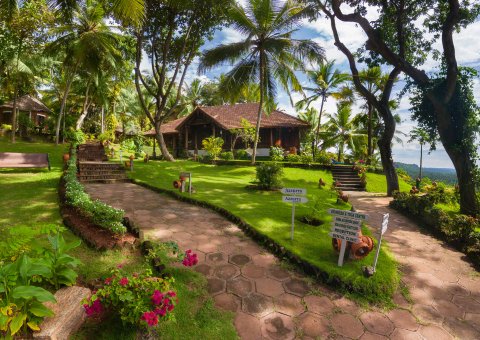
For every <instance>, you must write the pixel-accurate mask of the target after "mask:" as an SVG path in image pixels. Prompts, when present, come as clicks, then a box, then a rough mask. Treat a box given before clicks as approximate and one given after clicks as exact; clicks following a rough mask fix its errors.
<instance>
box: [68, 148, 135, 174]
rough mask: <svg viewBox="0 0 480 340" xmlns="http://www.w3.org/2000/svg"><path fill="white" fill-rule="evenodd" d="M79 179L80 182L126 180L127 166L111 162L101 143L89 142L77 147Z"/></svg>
mask: <svg viewBox="0 0 480 340" xmlns="http://www.w3.org/2000/svg"><path fill="white" fill-rule="evenodd" d="M77 158H78V180H79V181H80V182H89V183H92V182H101V183H112V182H126V181H128V180H129V179H128V177H127V174H126V173H125V168H124V167H123V165H121V164H117V163H109V162H108V157H107V155H106V154H105V149H104V147H103V145H102V144H101V143H87V144H82V145H79V146H78V148H77Z"/></svg>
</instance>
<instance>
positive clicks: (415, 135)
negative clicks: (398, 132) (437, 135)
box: [409, 127, 437, 181]
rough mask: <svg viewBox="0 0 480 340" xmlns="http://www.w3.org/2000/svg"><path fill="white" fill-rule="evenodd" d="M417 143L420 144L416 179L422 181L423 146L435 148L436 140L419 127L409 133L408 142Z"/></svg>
mask: <svg viewBox="0 0 480 340" xmlns="http://www.w3.org/2000/svg"><path fill="white" fill-rule="evenodd" d="M413 141H418V142H419V143H420V172H419V174H418V178H419V179H420V181H421V180H422V170H423V146H424V145H425V144H431V145H432V146H435V142H436V141H437V140H436V139H432V138H431V136H430V135H429V133H428V132H427V131H425V130H424V129H422V128H420V127H416V128H413V129H412V131H410V140H409V142H413Z"/></svg>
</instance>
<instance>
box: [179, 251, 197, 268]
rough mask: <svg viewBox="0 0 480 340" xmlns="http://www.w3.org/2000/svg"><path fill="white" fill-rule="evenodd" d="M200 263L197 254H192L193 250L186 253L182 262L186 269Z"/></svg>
mask: <svg viewBox="0 0 480 340" xmlns="http://www.w3.org/2000/svg"><path fill="white" fill-rule="evenodd" d="M197 263H198V257H197V254H195V253H192V250H191V249H188V250H187V251H186V252H185V257H184V259H183V261H182V264H183V265H184V266H185V267H191V266H194V265H196V264H197Z"/></svg>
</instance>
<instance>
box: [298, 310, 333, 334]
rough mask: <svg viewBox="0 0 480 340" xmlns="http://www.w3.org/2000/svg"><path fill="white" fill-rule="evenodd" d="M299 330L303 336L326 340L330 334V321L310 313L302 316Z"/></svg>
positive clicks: (299, 319)
mask: <svg viewBox="0 0 480 340" xmlns="http://www.w3.org/2000/svg"><path fill="white" fill-rule="evenodd" d="M298 328H299V329H300V332H301V333H303V335H306V336H309V337H311V338H321V339H324V338H327V337H328V335H329V333H330V331H329V322H328V320H327V319H326V318H322V317H320V316H318V315H316V314H313V313H310V312H306V313H304V314H302V315H300V317H299V318H298Z"/></svg>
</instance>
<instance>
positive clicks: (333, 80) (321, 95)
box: [296, 60, 353, 158]
mask: <svg viewBox="0 0 480 340" xmlns="http://www.w3.org/2000/svg"><path fill="white" fill-rule="evenodd" d="M308 77H309V79H310V82H311V83H313V84H314V87H305V86H304V87H303V89H304V90H307V91H309V92H311V93H312V94H311V95H310V96H308V97H306V98H305V99H303V100H301V101H299V102H298V103H297V104H296V105H297V107H298V108H303V107H305V106H306V107H309V106H310V105H311V104H312V102H314V101H317V100H320V112H319V116H318V120H317V125H315V128H316V132H315V139H314V141H313V142H314V145H315V147H312V155H313V157H314V158H315V149H316V146H317V144H318V138H319V134H320V127H321V124H322V113H323V105H324V104H325V102H326V101H327V98H328V97H330V96H332V97H334V98H336V99H343V100H348V101H353V92H352V91H351V90H349V88H348V87H345V86H342V85H345V83H346V82H348V81H349V80H350V75H349V74H348V73H343V72H341V71H340V70H338V69H336V68H335V60H332V61H327V62H324V63H321V64H320V65H319V67H318V70H315V71H309V72H308Z"/></svg>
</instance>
